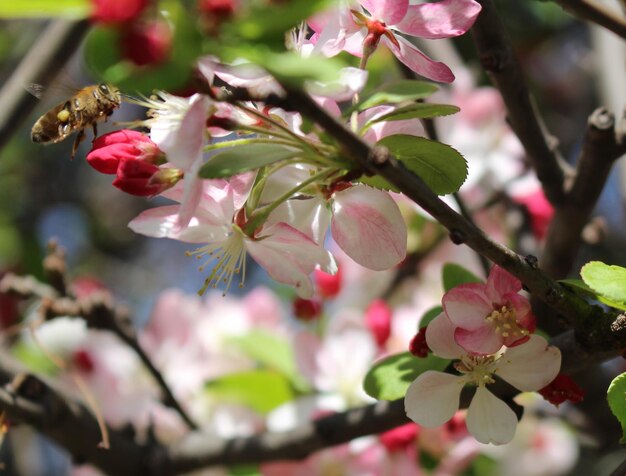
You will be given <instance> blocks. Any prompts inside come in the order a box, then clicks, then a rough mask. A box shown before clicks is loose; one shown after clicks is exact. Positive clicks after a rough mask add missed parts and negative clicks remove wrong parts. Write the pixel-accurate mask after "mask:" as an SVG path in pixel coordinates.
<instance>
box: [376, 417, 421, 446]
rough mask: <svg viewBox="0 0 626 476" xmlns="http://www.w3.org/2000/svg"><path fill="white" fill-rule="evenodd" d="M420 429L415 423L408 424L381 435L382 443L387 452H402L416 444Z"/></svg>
mask: <svg viewBox="0 0 626 476" xmlns="http://www.w3.org/2000/svg"><path fill="white" fill-rule="evenodd" d="M419 430H420V427H419V426H417V425H416V424H415V423H413V422H411V423H407V424H405V425H402V426H398V427H396V428H393V429H392V430H388V431H385V432H383V433H381V434H380V436H379V438H380V442H381V443H382V444H383V445H384V446H385V448H387V451H389V452H393V451H400V450H403V449H405V448H407V447H409V446H410V445H412V444H414V443H415V440H416V439H417V436H418V435H419Z"/></svg>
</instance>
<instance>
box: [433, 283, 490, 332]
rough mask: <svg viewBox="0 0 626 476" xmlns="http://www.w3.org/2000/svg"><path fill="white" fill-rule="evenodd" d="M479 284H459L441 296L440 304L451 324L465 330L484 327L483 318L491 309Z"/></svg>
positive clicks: (482, 287)
mask: <svg viewBox="0 0 626 476" xmlns="http://www.w3.org/2000/svg"><path fill="white" fill-rule="evenodd" d="M484 289H485V286H484V285H483V284H479V283H468V284H461V285H459V286H457V287H455V288H452V289H450V291H448V292H447V293H445V294H444V295H443V298H442V299H441V304H442V306H443V309H444V311H445V312H446V315H447V316H448V319H450V321H452V324H454V325H455V326H458V327H462V328H463V329H467V330H470V331H471V330H475V329H478V328H480V327H483V326H484V325H485V318H486V317H487V316H488V315H489V314H491V312H492V311H493V308H492V306H491V303H490V302H489V301H488V299H487V296H486V295H485V292H484Z"/></svg>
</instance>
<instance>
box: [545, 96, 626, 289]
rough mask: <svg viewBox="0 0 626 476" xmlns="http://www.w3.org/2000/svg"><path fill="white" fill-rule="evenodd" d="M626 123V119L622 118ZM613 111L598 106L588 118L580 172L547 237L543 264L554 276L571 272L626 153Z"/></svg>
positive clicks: (556, 214) (556, 212)
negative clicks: (586, 229) (583, 235)
mask: <svg viewBox="0 0 626 476" xmlns="http://www.w3.org/2000/svg"><path fill="white" fill-rule="evenodd" d="M621 121H622V122H623V123H624V124H626V119H624V118H622V120H621ZM620 127H623V125H620V124H619V123H618V124H617V125H616V124H615V119H614V117H613V115H612V114H611V113H610V112H608V111H607V109H606V108H599V109H596V110H595V111H594V112H593V113H592V114H591V116H589V120H588V128H587V134H586V136H585V140H584V142H583V147H582V151H581V154H580V157H579V159H578V164H577V167H576V176H575V178H574V182H573V184H572V186H571V188H570V189H569V190H567V194H566V198H567V199H566V200H565V201H564V202H563V203H561V204H559V206H557V207H556V208H555V213H554V218H553V219H552V222H551V223H550V227H549V229H548V233H547V237H546V245H545V249H544V257H543V259H542V262H541V266H542V268H543V269H544V270H545V271H546V272H547V273H548V274H549V275H550V276H552V277H554V278H563V277H565V276H567V274H568V272H569V271H570V269H571V266H572V263H573V262H574V260H575V258H576V255H577V253H578V249H579V247H580V243H581V233H582V231H583V228H584V227H585V225H586V224H587V222H588V221H589V216H590V215H591V212H592V211H593V208H594V207H595V205H596V202H597V201H598V198H599V197H600V193H601V192H602V190H603V189H604V185H605V183H606V180H607V177H608V175H609V172H610V171H611V168H612V166H613V164H614V163H615V161H616V160H617V159H619V158H620V157H621V156H622V155H623V154H626V143H621V144H620V143H619V142H618V140H619V139H618V134H617V130H619V129H620Z"/></svg>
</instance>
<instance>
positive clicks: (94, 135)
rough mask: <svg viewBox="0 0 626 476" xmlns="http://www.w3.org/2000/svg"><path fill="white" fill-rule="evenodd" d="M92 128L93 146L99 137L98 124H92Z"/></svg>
mask: <svg viewBox="0 0 626 476" xmlns="http://www.w3.org/2000/svg"><path fill="white" fill-rule="evenodd" d="M91 128H92V129H93V140H92V141H91V143H92V144H93V143H94V142H95V140H96V137H98V124H96V123H95V122H92V123H91Z"/></svg>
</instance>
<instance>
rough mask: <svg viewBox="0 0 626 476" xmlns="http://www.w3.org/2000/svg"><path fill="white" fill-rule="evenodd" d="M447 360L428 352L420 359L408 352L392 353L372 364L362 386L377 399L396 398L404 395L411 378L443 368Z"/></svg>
mask: <svg viewBox="0 0 626 476" xmlns="http://www.w3.org/2000/svg"><path fill="white" fill-rule="evenodd" d="M448 362H449V360H446V359H441V358H439V357H435V356H434V355H433V354H429V355H428V357H426V358H425V359H420V358H417V357H415V356H413V355H412V354H410V353H409V352H404V353H402V354H396V355H392V356H390V357H387V358H386V359H383V360H381V361H380V362H378V363H376V364H374V366H373V367H372V368H371V369H370V371H369V372H368V373H367V375H366V376H365V380H364V382H363V388H364V389H365V391H366V392H367V394H368V395H369V396H371V397H374V398H376V399H377V400H396V399H398V398H402V397H404V395H405V394H406V390H407V388H409V385H410V384H411V382H413V380H415V379H416V378H417V377H418V376H419V375H420V374H422V373H423V372H425V371H427V370H440V371H441V370H443V369H445V368H446V367H447V365H448Z"/></svg>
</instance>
